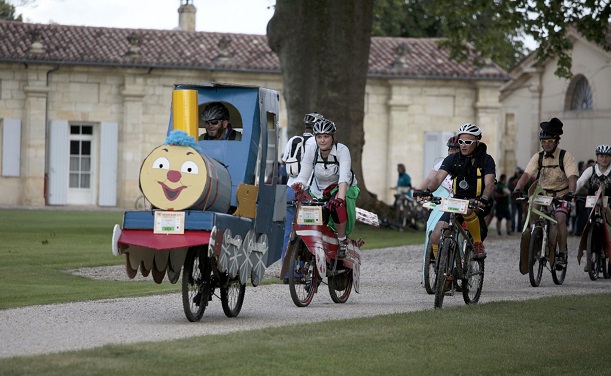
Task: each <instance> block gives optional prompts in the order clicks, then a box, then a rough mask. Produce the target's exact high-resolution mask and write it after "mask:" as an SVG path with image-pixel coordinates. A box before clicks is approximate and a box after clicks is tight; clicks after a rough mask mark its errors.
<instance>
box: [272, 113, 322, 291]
mask: <svg viewBox="0 0 611 376" xmlns="http://www.w3.org/2000/svg"><path fill="white" fill-rule="evenodd" d="M320 118H323V116H322V115H321V114H319V113H317V112H312V113H309V114H306V115H305V116H304V117H303V124H304V125H305V130H304V132H303V135H302V136H301V137H302V140H303V146H304V150H306V149H307V148H315V147H316V141H315V139H314V137H313V136H314V135H313V134H312V128H313V127H314V122H315V121H316V120H317V119H320ZM296 137H297V136H293V137H291V138H290V139H289V140H288V141H287V143H286V147H285V148H284V153H283V154H282V161H283V162H287V161H289V158H290V156H291V153H292V150H291V148H292V147H293V140H294V139H296ZM298 157H299V158H300V160H298V161H296V162H297V163H299V164H301V162H302V161H303V155H299V156H298ZM296 178H297V176H295V175H289V176H288V180H287V182H286V185H287V187H286V200H287V205H286V219H285V222H284V242H283V244H282V262H284V256H285V255H286V249H287V245H288V243H289V239H290V238H291V230H292V229H293V218H295V210H296V207H295V205H294V204H293V203H292V202H293V201H294V200H295V191H293V188H291V186H292V185H293V184H294V183H295V179H296ZM283 283H284V284H288V283H289V278H288V276H284V279H283Z"/></svg>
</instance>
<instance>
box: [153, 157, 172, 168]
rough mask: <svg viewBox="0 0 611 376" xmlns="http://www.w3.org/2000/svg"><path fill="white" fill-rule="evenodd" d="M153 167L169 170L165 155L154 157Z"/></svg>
mask: <svg viewBox="0 0 611 376" xmlns="http://www.w3.org/2000/svg"><path fill="white" fill-rule="evenodd" d="M153 168H161V169H164V170H169V169H170V161H168V159H167V158H165V157H159V158H157V159H155V162H153Z"/></svg>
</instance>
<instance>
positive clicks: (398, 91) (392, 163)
mask: <svg viewBox="0 0 611 376" xmlns="http://www.w3.org/2000/svg"><path fill="white" fill-rule="evenodd" d="M388 83H389V84H390V95H389V99H388V103H387V104H388V134H387V143H386V145H388V146H387V154H386V163H385V164H382V166H387V167H386V169H385V176H384V181H385V182H391V181H393V180H394V182H393V183H392V184H390V185H388V186H387V185H385V187H384V188H385V189H384V193H385V195H384V196H385V198H386V201H387V202H393V199H394V198H393V192H391V191H390V187H392V186H394V185H395V184H394V183H395V182H396V171H397V163H404V164H406V166H408V165H409V166H421V165H422V142H420V143H418V142H414V141H415V139H417V138H418V137H422V136H421V135H420V132H419V130H418V129H413V128H410V127H409V110H410V105H411V102H412V100H411V93H410V85H409V84H410V83H409V82H407V81H405V80H396V81H395V80H390V81H389V82H388ZM408 130H409V132H408ZM416 145H418V146H416ZM418 147H419V148H420V149H419V150H415V149H414V148H418ZM408 149H410V153H409V155H408ZM408 157H409V158H410V160H409V161H408ZM419 171H420V168H418V169H416V170H414V169H413V168H409V167H408V171H407V172H408V173H409V174H410V176H411V177H412V181H419V180H420V179H418V176H415V174H416V175H417V174H418V173H419ZM414 179H415V180H414Z"/></svg>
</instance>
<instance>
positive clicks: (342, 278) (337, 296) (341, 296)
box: [329, 269, 352, 303]
mask: <svg viewBox="0 0 611 376" xmlns="http://www.w3.org/2000/svg"><path fill="white" fill-rule="evenodd" d="M351 291H352V269H343V270H341V269H340V273H339V274H336V275H334V276H331V277H329V295H331V300H333V302H335V303H346V301H347V300H348V297H349V296H350V292H351Z"/></svg>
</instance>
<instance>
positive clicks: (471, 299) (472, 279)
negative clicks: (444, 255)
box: [461, 242, 484, 304]
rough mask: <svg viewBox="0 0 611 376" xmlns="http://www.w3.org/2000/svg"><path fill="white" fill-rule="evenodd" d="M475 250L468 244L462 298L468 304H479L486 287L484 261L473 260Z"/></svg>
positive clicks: (464, 263) (464, 264)
mask: <svg viewBox="0 0 611 376" xmlns="http://www.w3.org/2000/svg"><path fill="white" fill-rule="evenodd" d="M473 254H474V251H473V248H472V247H471V246H470V245H469V243H468V242H467V246H466V249H465V255H464V258H465V259H464V262H463V276H464V278H463V280H462V286H461V288H462V296H463V300H464V301H465V303H466V304H477V302H479V298H480V296H481V295H482V289H483V287H484V260H474V259H473Z"/></svg>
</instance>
